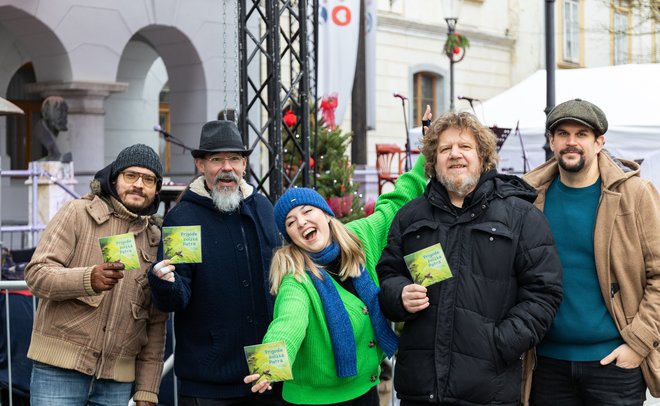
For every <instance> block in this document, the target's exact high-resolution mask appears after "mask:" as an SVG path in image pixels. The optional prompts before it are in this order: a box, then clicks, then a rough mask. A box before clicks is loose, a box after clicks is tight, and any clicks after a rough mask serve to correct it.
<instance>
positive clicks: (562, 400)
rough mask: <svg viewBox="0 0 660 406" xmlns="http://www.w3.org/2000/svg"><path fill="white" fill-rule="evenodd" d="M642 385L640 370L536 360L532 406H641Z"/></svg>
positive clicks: (644, 397) (643, 387)
mask: <svg viewBox="0 0 660 406" xmlns="http://www.w3.org/2000/svg"><path fill="white" fill-rule="evenodd" d="M645 399H646V383H645V382H644V378H643V376H642V371H641V369H640V368H633V369H624V368H620V367H617V366H616V365H614V363H611V364H609V365H600V362H599V361H563V360H558V359H553V358H547V357H539V358H538V361H537V364H536V369H535V370H534V375H533V378H532V394H531V399H530V404H531V405H532V406H546V405H547V406H550V405H552V406H556V405H562V406H591V405H593V406H609V405H611V406H641V405H642V404H643V403H644V400H645Z"/></svg>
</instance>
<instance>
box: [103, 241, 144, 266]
mask: <svg viewBox="0 0 660 406" xmlns="http://www.w3.org/2000/svg"><path fill="white" fill-rule="evenodd" d="M99 244H100V245H101V253H102V254H103V261H104V262H121V263H122V264H124V270H129V269H140V257H139V256H138V252H137V246H136V245H135V236H134V235H133V233H126V234H118V235H110V236H107V237H101V238H99Z"/></svg>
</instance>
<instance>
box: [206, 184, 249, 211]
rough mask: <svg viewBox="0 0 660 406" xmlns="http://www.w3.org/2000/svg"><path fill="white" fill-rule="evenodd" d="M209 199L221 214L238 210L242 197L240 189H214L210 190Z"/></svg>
mask: <svg viewBox="0 0 660 406" xmlns="http://www.w3.org/2000/svg"><path fill="white" fill-rule="evenodd" d="M211 198H212V199H213V204H214V205H215V207H216V208H217V209H218V210H220V211H221V212H223V213H229V212H232V211H235V210H236V209H238V206H239V205H240V204H241V200H242V199H243V196H242V195H241V190H240V188H238V187H237V188H236V189H233V188H226V187H225V188H222V189H221V190H218V189H216V188H213V189H211Z"/></svg>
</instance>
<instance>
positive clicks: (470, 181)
mask: <svg viewBox="0 0 660 406" xmlns="http://www.w3.org/2000/svg"><path fill="white" fill-rule="evenodd" d="M438 181H439V182H440V183H441V184H442V186H444V187H445V189H447V191H448V192H451V193H454V194H456V195H457V196H459V197H465V196H467V195H468V194H469V193H470V192H472V191H473V190H474V188H475V187H476V186H477V183H479V176H472V175H467V176H465V177H462V178H460V179H453V178H450V177H445V176H442V175H438Z"/></svg>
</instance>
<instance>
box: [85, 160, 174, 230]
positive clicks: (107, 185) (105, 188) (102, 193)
mask: <svg viewBox="0 0 660 406" xmlns="http://www.w3.org/2000/svg"><path fill="white" fill-rule="evenodd" d="M111 171H112V164H110V165H108V166H106V167H105V168H103V169H101V170H100V171H98V172H96V174H95V175H94V179H92V181H91V182H90V184H89V188H90V190H91V192H92V194H95V195H97V196H99V197H100V198H101V199H103V200H104V201H106V202H107V203H108V204H111V203H110V198H111V197H114V198H115V200H117V202H121V199H120V198H119V195H117V190H116V189H115V186H114V185H113V183H112V181H113V179H112V178H111V176H110V174H111ZM159 205H160V194H159V193H156V196H155V198H154V201H153V202H152V203H151V205H150V206H149V207H147V208H146V209H144V210H142V211H141V212H140V213H135V214H138V215H140V216H151V215H152V214H154V213H156V212H157V211H158V206H159ZM127 210H128V208H127ZM161 223H162V221H161Z"/></svg>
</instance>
